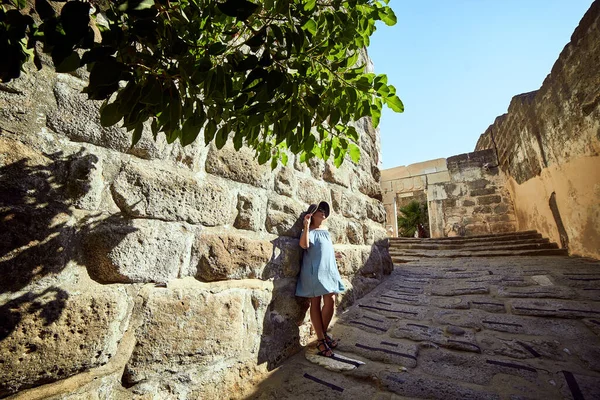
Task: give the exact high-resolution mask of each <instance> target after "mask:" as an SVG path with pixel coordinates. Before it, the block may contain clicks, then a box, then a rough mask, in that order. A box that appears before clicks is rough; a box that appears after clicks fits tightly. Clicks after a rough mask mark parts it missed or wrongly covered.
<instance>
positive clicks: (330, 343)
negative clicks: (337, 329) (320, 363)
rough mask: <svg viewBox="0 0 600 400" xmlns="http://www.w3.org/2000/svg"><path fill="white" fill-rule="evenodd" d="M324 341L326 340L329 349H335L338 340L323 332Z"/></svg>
mask: <svg viewBox="0 0 600 400" xmlns="http://www.w3.org/2000/svg"><path fill="white" fill-rule="evenodd" d="M325 341H326V342H327V346H329V348H330V349H335V348H336V347H338V344H339V340H338V339H334V338H332V337H331V336H329V335H328V334H325Z"/></svg>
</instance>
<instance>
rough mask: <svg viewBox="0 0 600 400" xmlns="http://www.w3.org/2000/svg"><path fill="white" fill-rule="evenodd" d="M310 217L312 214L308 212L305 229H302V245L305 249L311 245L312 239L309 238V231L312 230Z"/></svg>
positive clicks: (305, 218)
mask: <svg viewBox="0 0 600 400" xmlns="http://www.w3.org/2000/svg"><path fill="white" fill-rule="evenodd" d="M310 217H311V214H306V216H305V217H304V221H303V222H304V230H303V231H302V236H300V247H302V248H303V249H308V246H309V245H310V241H309V240H308V232H309V231H310Z"/></svg>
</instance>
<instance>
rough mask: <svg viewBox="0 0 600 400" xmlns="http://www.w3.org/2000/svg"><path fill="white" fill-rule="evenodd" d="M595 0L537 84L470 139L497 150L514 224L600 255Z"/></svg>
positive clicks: (599, 6)
mask: <svg viewBox="0 0 600 400" xmlns="http://www.w3.org/2000/svg"><path fill="white" fill-rule="evenodd" d="M598 65H600V1H598V0H596V1H595V2H594V3H593V4H592V5H591V7H590V9H589V10H588V12H587V13H586V14H585V16H584V17H583V19H582V20H581V22H580V24H579V26H578V27H577V29H576V30H575V32H574V33H573V35H572V36H571V41H570V43H569V44H567V45H566V46H565V48H564V50H563V51H562V52H561V54H560V56H559V57H558V60H557V61H556V63H555V64H554V66H553V68H552V71H551V72H550V74H549V75H548V77H547V78H546V79H545V80H544V83H543V84H542V86H541V88H540V89H539V90H537V91H534V92H531V93H525V94H521V95H518V96H515V97H514V98H513V99H512V101H511V103H510V106H509V108H508V113H506V114H504V115H502V116H500V117H498V118H497V119H496V121H495V122H494V124H492V125H491V126H490V127H489V128H488V129H487V130H486V132H485V133H483V134H482V135H481V137H480V138H479V141H478V142H477V146H476V147H475V149H476V150H482V149H492V148H494V147H495V148H496V149H497V152H498V158H499V162H500V168H501V170H502V171H503V172H504V173H505V174H506V175H507V176H508V188H509V190H510V192H511V194H512V197H513V201H514V204H515V212H516V217H517V228H518V229H519V230H528V229H536V230H537V231H539V232H540V233H542V234H543V235H544V236H546V237H549V238H550V239H551V240H552V241H555V242H557V243H561V244H562V246H563V247H568V248H569V252H570V253H572V254H579V255H584V256H590V257H595V258H600V245H599V244H600V202H599V201H598V199H599V198H600V68H598Z"/></svg>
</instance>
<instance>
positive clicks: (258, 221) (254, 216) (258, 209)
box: [233, 192, 266, 232]
mask: <svg viewBox="0 0 600 400" xmlns="http://www.w3.org/2000/svg"><path fill="white" fill-rule="evenodd" d="M237 212H238V213H237V216H236V217H235V222H234V223H233V226H234V227H236V228H238V229H245V230H249V231H255V232H256V231H260V230H262V229H264V219H265V217H264V214H265V212H266V199H265V195H261V194H260V193H251V192H250V193H239V194H238V199H237Z"/></svg>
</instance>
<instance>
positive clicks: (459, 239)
mask: <svg viewBox="0 0 600 400" xmlns="http://www.w3.org/2000/svg"><path fill="white" fill-rule="evenodd" d="M540 238H542V235H541V234H539V233H537V232H536V231H526V232H512V233H502V234H495V235H480V236H456V237H442V238H390V239H389V240H390V245H393V244H396V243H423V242H426V243H434V242H440V243H449V242H451V243H463V242H465V243H469V242H494V241H511V240H521V239H540Z"/></svg>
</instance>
